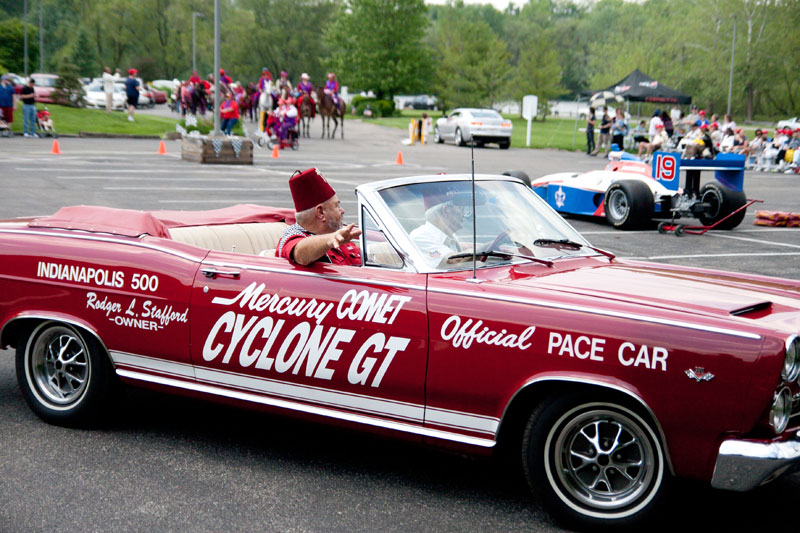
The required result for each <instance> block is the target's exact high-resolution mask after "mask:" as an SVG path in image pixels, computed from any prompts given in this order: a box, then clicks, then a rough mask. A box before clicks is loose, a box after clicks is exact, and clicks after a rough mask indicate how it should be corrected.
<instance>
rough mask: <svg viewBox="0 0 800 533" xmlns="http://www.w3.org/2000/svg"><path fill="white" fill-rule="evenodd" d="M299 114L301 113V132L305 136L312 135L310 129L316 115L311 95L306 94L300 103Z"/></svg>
mask: <svg viewBox="0 0 800 533" xmlns="http://www.w3.org/2000/svg"><path fill="white" fill-rule="evenodd" d="M298 115H300V132H301V133H302V134H303V137H311V134H310V133H309V130H310V129H311V121H312V120H313V117H314V100H312V99H311V97H310V96H305V97H304V98H303V101H302V102H301V103H300V109H299V110H298Z"/></svg>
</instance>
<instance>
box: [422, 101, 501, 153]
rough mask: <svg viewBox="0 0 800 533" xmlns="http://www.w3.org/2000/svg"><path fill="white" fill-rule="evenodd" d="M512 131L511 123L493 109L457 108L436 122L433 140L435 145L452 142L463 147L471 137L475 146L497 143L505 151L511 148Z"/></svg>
mask: <svg viewBox="0 0 800 533" xmlns="http://www.w3.org/2000/svg"><path fill="white" fill-rule="evenodd" d="M513 129H514V127H513V125H512V123H511V121H510V120H506V119H504V118H503V117H502V115H500V113H498V112H497V111H495V110H494V109H473V108H458V109H454V110H453V111H451V112H450V113H449V114H448V115H447V116H445V117H442V118H440V119H438V120H437V121H436V126H434V128H433V138H434V140H435V141H436V142H437V143H443V142H444V141H446V140H452V141H454V142H455V143H456V144H457V145H458V146H464V145H466V144H467V143H468V142H469V140H470V137H472V138H473V139H474V140H475V145H476V146H483V145H484V144H486V143H497V144H499V145H500V148H502V149H506V148H508V147H509V146H511V134H512V133H513Z"/></svg>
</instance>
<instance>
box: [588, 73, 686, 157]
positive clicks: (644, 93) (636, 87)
mask: <svg viewBox="0 0 800 533" xmlns="http://www.w3.org/2000/svg"><path fill="white" fill-rule="evenodd" d="M602 91H608V92H612V93H614V94H615V95H617V96H620V97H622V98H623V99H624V100H625V101H626V105H629V104H630V102H651V103H655V104H658V103H665V104H691V103H692V97H691V96H689V95H686V94H683V93H682V92H680V91H678V90H676V89H673V88H672V87H667V86H666V85H664V84H663V83H661V82H659V81H658V80H654V79H653V78H651V77H650V76H648V75H647V74H645V73H644V72H642V71H641V70H639V69H638V68H637V69H635V70H634V71H633V72H631V73H630V74H628V75H627V76H625V77H624V78H623V79H622V80H620V81H618V82H617V83H615V84H614V85H612V86H611V87H608V88H607V89H601V90H598V91H584V92H582V93H581V94H579V95H578V102H580V101H581V100H582V98H581V96H587V97H588V98H591V96H592V95H593V94H597V93H599V92H602ZM639 107H640V113H639V114H641V104H640V105H639ZM577 132H578V114H577V113H576V115H575V134H574V135H573V137H572V147H573V148H575V138H576V135H577Z"/></svg>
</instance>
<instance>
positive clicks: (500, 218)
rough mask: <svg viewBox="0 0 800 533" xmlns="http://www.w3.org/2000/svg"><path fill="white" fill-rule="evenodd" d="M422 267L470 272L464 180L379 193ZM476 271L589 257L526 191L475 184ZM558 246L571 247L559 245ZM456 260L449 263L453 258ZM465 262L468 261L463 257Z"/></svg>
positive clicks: (468, 198)
mask: <svg viewBox="0 0 800 533" xmlns="http://www.w3.org/2000/svg"><path fill="white" fill-rule="evenodd" d="M380 195H381V197H382V199H383V201H384V202H385V203H386V205H387V206H388V207H389V209H390V210H391V211H392V213H393V214H394V216H395V218H396V219H397V221H398V222H399V223H400V225H401V226H402V228H403V229H404V230H405V231H406V233H408V236H409V237H410V240H411V241H412V242H413V244H414V246H415V247H416V248H417V250H418V251H419V253H420V255H421V257H423V258H424V260H425V261H426V263H427V266H429V267H431V268H434V269H437V270H462V269H464V268H467V267H468V268H472V254H471V253H467V252H471V251H472V242H473V238H472V227H473V207H472V185H471V182H470V181H469V180H463V181H439V182H425V183H414V184H409V185H401V186H397V187H391V188H387V189H383V190H382V191H380ZM475 212H476V214H477V219H476V221H475V222H476V227H477V232H476V234H477V235H476V236H477V244H478V247H477V249H478V252H479V254H480V253H486V254H487V255H485V256H483V257H479V258H478V261H479V263H478V267H483V266H485V265H491V264H497V263H524V262H531V261H536V260H537V259H543V260H544V261H539V262H543V263H549V262H550V260H551V259H553V258H556V257H564V256H575V255H593V254H595V252H594V251H592V250H591V249H590V248H585V247H584V246H588V243H587V242H586V241H585V240H584V239H583V237H581V236H580V234H578V232H576V231H575V230H574V229H573V228H572V227H571V226H570V225H569V224H567V223H566V222H565V221H564V220H563V219H562V218H561V217H560V216H558V215H557V214H556V213H555V212H554V211H553V210H552V209H550V208H549V207H548V206H547V204H546V203H544V201H542V200H541V199H540V198H539V197H538V196H537V195H536V194H534V193H533V192H532V191H531V190H530V188H528V187H526V186H525V185H524V184H523V183H521V182H517V181H511V180H477V181H476V182H475ZM563 243H571V244H568V245H565V244H563ZM459 255H460V256H461V257H454V256H459ZM465 256H469V257H465Z"/></svg>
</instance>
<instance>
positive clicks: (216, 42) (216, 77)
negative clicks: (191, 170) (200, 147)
mask: <svg viewBox="0 0 800 533" xmlns="http://www.w3.org/2000/svg"><path fill="white" fill-rule="evenodd" d="M219 40H220V39H219V0H214V133H213V135H215V136H217V137H219V136H220V135H221V132H220V131H219V108H220V106H221V105H222V94H220V90H219V64H220V60H219V48H220V44H219Z"/></svg>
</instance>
